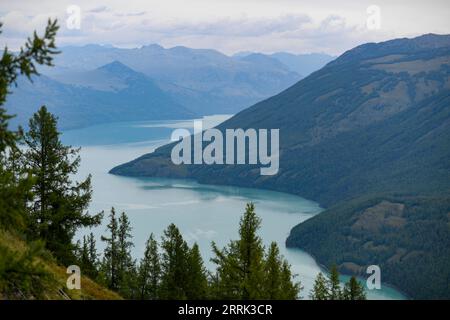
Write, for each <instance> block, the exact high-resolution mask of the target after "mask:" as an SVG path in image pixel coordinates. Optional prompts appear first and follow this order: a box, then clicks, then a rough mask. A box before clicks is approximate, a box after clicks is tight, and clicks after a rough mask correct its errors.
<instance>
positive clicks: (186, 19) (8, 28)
mask: <svg viewBox="0 0 450 320" xmlns="http://www.w3.org/2000/svg"><path fill="white" fill-rule="evenodd" d="M72 2H73V1H70V0H59V1H55V0H40V1H39V2H38V1H34V0H33V1H32V0H20V1H16V2H12V1H9V2H6V1H3V2H1V3H0V12H1V14H0V21H2V22H4V24H5V26H4V30H5V32H4V34H3V36H4V37H2V38H4V39H2V40H0V41H2V42H6V43H8V44H9V45H10V46H12V47H14V46H15V45H16V44H18V43H22V42H23V41H24V40H25V37H26V36H28V35H29V34H30V33H31V32H32V31H33V30H35V29H38V30H42V28H43V27H44V26H45V22H46V20H47V18H48V17H49V16H52V17H53V16H57V17H58V18H59V21H60V24H61V29H60V32H59V37H58V39H57V43H58V44H59V45H68V44H73V45H83V44H87V43H101V44H113V45H115V46H119V47H139V46H142V45H146V44H149V43H159V44H161V45H163V46H166V47H168V46H169V47H170V46H177V45H184V46H189V47H195V48H214V49H218V50H220V51H223V52H225V53H228V54H231V53H234V52H236V51H258V52H274V51H289V52H297V53H305V52H317V51H319V52H327V53H330V54H340V53H342V52H343V51H345V50H347V49H350V48H351V47H354V46H355V45H359V44H362V43H365V42H369V41H382V40H387V39H390V38H394V37H404V36H415V35H418V34H422V33H428V32H436V33H450V22H449V20H448V17H447V16H446V14H445V9H447V11H448V8H449V3H448V2H446V1H443V0H436V1H435V2H433V4H432V5H431V4H429V3H428V4H427V3H425V2H420V1H415V0H410V1H408V2H406V1H404V0H399V2H395V3H394V2H392V1H387V0H378V1H377V2H378V4H379V6H380V8H381V12H382V29H381V30H376V31H370V30H367V28H366V26H365V24H366V19H367V12H366V9H367V6H368V5H370V4H372V3H371V1H369V0H361V1H358V2H357V3H355V2H352V1H350V0H342V1H340V2H339V3H337V2H336V1H331V0H315V1H313V2H311V1H308V2H306V1H304V0H295V1H294V0H227V1H220V2H219V1H212V0H190V1H189V2H187V1H185V0H165V1H163V2H161V1H155V0H147V1H145V2H144V1H138V0H127V1H121V0H109V1H106V0H78V1H77V4H78V5H79V6H80V8H81V13H82V20H81V29H79V30H70V29H67V28H66V26H65V21H66V19H67V13H66V9H67V6H69V5H71V4H72ZM400 2H401V3H400ZM399 17H402V19H399ZM417 21H420V23H417ZM1 44H2V43H0V45H1Z"/></svg>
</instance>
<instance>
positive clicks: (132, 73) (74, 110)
mask: <svg viewBox="0 0 450 320" xmlns="http://www.w3.org/2000/svg"><path fill="white" fill-rule="evenodd" d="M293 59H295V58H293ZM302 59H303V58H302V57H298V60H299V61H300V60H302ZM330 59H331V57H330ZM326 62H327V61H326V60H324V61H322V63H323V64H325V63H326ZM54 63H55V67H52V68H42V69H41V73H42V74H43V76H42V77H40V78H36V79H35V80H34V83H33V84H29V83H27V82H26V81H21V83H20V86H18V88H13V92H14V94H13V95H12V96H11V98H10V101H8V109H10V110H12V112H13V113H15V114H17V118H16V119H14V120H13V124H22V125H24V124H26V120H27V119H28V117H29V116H30V115H31V114H32V113H33V112H34V111H36V109H37V108H38V107H39V106H37V105H34V101H40V103H41V104H45V105H47V106H48V107H49V109H50V110H51V111H52V112H54V113H55V114H56V115H57V116H59V117H60V119H61V122H60V125H61V128H74V127H80V126H86V125H91V124H94V123H99V122H110V121H123V120H160V119H168V118H172V119H184V118H193V117H199V116H202V115H211V114H233V113H236V112H238V111H240V110H242V109H244V108H246V107H248V106H250V105H252V104H254V103H256V102H258V101H260V100H263V99H265V98H268V97H270V96H272V95H274V94H277V93H279V92H280V91H282V90H284V89H286V88H288V87H289V86H291V85H292V84H294V83H295V82H297V81H298V80H299V79H301V77H302V76H301V75H300V74H299V73H298V72H297V71H299V70H298V68H292V67H291V66H290V64H284V63H283V62H281V61H280V60H278V59H276V58H274V57H271V56H268V55H263V54H252V55H249V56H247V57H229V56H226V55H224V54H222V53H220V52H218V51H215V50H209V49H190V48H186V47H180V46H179V47H174V48H169V49H165V48H163V47H161V46H159V45H156V44H153V45H148V46H143V47H141V48H136V49H121V48H115V47H111V46H101V45H86V46H82V47H63V48H61V54H59V55H58V56H57V57H56V59H55V62H54ZM299 63H300V62H299ZM323 64H320V63H319V64H317V65H315V68H320V67H321V66H322V65H323ZM308 70H309V69H305V72H309V71H308ZM144 91H146V92H144Z"/></svg>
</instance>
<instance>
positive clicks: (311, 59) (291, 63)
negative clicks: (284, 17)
mask: <svg viewBox="0 0 450 320" xmlns="http://www.w3.org/2000/svg"><path fill="white" fill-rule="evenodd" d="M253 55H256V56H259V55H261V56H265V57H268V58H273V59H275V60H277V61H279V62H281V63H282V64H283V65H285V66H287V67H288V68H289V70H291V71H295V72H297V73H298V74H301V75H302V76H303V77H306V76H309V75H310V74H311V73H313V72H314V71H317V70H319V69H320V68H322V67H323V66H324V65H326V64H327V63H328V62H330V61H332V60H334V59H335V58H336V57H333V56H330V55H328V54H325V53H309V54H293V53H288V52H276V53H272V54H270V55H263V54H260V53H253V52H239V53H236V54H235V55H234V57H237V58H245V57H251V56H253Z"/></svg>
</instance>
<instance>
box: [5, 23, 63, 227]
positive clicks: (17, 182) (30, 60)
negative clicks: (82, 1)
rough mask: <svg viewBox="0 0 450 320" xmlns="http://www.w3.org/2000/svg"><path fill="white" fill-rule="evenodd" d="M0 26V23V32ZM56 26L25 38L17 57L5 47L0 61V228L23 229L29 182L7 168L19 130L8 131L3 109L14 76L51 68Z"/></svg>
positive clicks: (9, 164)
mask: <svg viewBox="0 0 450 320" xmlns="http://www.w3.org/2000/svg"><path fill="white" fill-rule="evenodd" d="M1 27H2V23H0V33H1V32H2V31H1ZM57 30H58V26H57V24H56V20H55V21H51V20H49V21H48V24H47V27H46V30H45V33H44V36H43V37H39V36H38V35H37V34H36V32H35V33H34V34H33V38H29V39H28V41H27V43H26V44H25V46H24V47H23V48H21V49H20V51H19V53H18V54H14V53H12V52H11V51H9V50H8V48H7V47H5V49H4V50H3V54H2V55H1V58H0V228H10V229H19V230H22V231H23V230H25V226H26V223H27V221H26V207H25V204H26V202H27V201H28V200H29V193H28V191H29V189H30V181H29V179H28V178H27V177H26V176H19V173H22V172H17V169H18V168H17V167H14V166H12V165H11V160H13V159H12V158H10V155H11V154H12V156H13V157H14V153H15V152H16V151H17V147H16V144H17V141H18V139H19V138H20V137H21V130H20V129H19V131H18V132H13V131H11V130H10V129H9V128H8V123H9V120H10V119H11V118H12V116H11V115H8V114H7V111H6V109H5V108H4V107H3V106H4V104H5V101H6V97H7V95H8V94H9V93H10V91H9V90H10V87H11V86H12V85H14V84H16V79H17V77H18V75H20V74H23V75H25V76H26V77H28V78H30V77H31V76H32V75H36V74H37V71H36V64H41V65H51V64H52V59H53V56H54V55H55V54H56V53H57V51H56V50H55V35H56V31H57Z"/></svg>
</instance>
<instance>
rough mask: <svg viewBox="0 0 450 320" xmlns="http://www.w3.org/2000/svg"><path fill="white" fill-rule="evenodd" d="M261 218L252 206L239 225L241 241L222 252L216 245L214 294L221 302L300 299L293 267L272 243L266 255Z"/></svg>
mask: <svg viewBox="0 0 450 320" xmlns="http://www.w3.org/2000/svg"><path fill="white" fill-rule="evenodd" d="M260 226H261V219H260V218H259V217H258V216H257V215H256V213H255V207H254V205H253V204H252V203H249V204H247V206H246V210H245V213H244V215H243V216H242V218H241V221H240V224H239V236H240V238H239V239H238V240H235V241H231V242H230V243H229V244H228V246H226V247H225V248H223V249H222V250H220V249H218V248H217V246H216V244H215V243H213V244H212V246H213V252H214V254H215V256H214V258H212V259H211V260H212V262H214V263H215V264H216V265H217V269H216V274H215V275H213V277H212V284H211V287H212V292H213V295H214V297H215V298H218V299H296V298H297V297H298V294H299V292H300V290H301V286H300V284H299V283H295V282H294V281H293V278H294V277H293V275H292V273H291V270H290V265H289V264H288V263H287V261H285V260H284V258H283V257H282V256H281V255H280V254H279V249H278V246H277V245H276V244H274V243H273V244H272V245H271V246H270V248H269V250H268V252H267V254H265V250H264V246H263V245H262V240H261V238H260V237H259V236H258V234H257V233H258V230H259V228H260Z"/></svg>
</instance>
